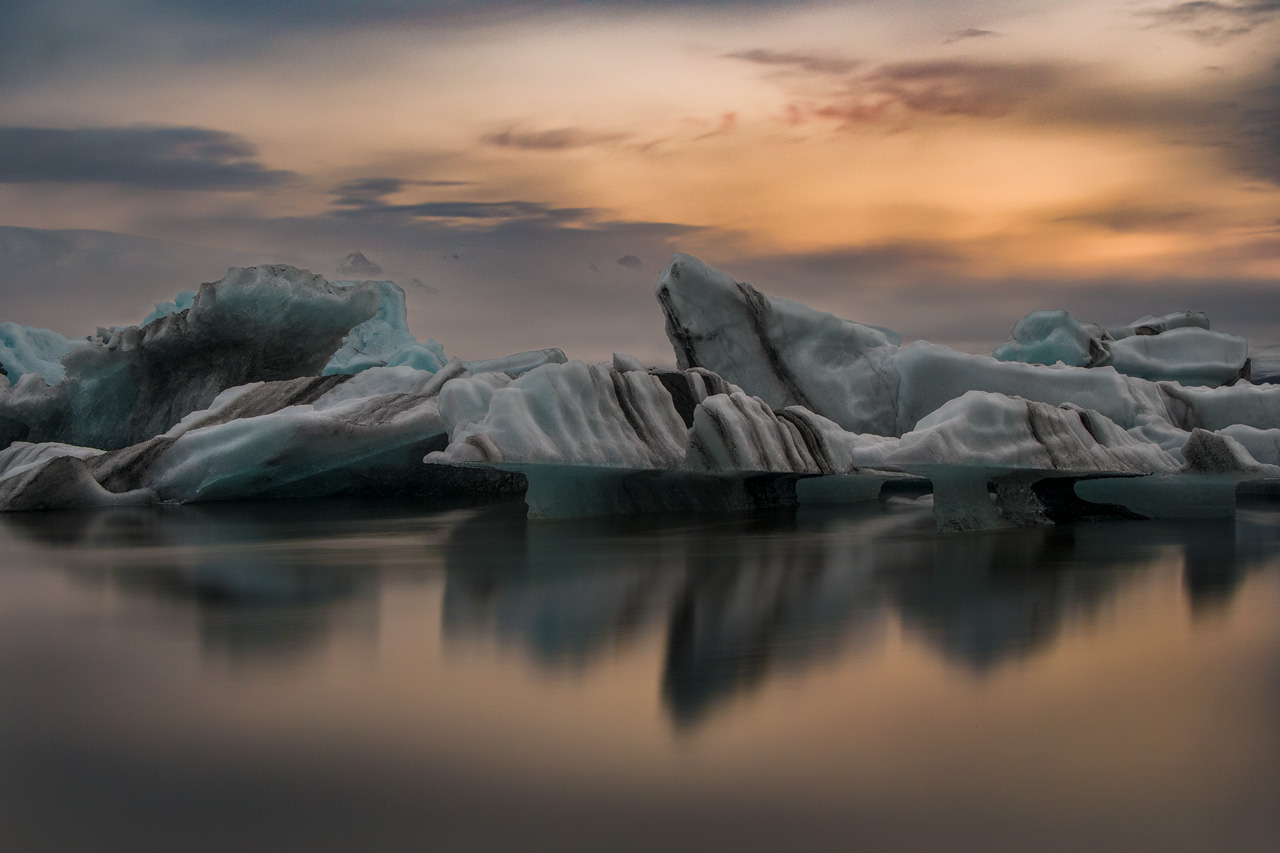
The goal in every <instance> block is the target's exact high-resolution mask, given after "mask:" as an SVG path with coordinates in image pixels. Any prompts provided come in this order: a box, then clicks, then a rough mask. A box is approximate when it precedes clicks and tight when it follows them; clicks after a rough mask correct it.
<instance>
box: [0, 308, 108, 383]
mask: <svg viewBox="0 0 1280 853" xmlns="http://www.w3.org/2000/svg"><path fill="white" fill-rule="evenodd" d="M88 342H89V341H88V339H87V338H64V337H63V336H62V335H60V334H58V333H57V332H52V331H50V330H48V329H36V328H33V327H31V326H20V325H18V324H17V323H0V371H3V372H4V374H5V375H6V376H8V377H9V381H8V383H5V384H9V385H14V384H17V382H18V380H19V379H20V378H21V377H22V376H24V375H26V374H34V375H36V376H39V377H40V378H41V379H43V380H44V381H45V382H46V383H47V384H49V385H56V384H58V383H59V382H61V381H62V377H63V376H64V375H66V372H67V371H66V368H64V367H63V366H62V357H63V356H65V355H66V354H67V353H69V352H71V351H72V350H73V349H75V348H76V347H79V346H84V345H85V344H87V343H88Z"/></svg>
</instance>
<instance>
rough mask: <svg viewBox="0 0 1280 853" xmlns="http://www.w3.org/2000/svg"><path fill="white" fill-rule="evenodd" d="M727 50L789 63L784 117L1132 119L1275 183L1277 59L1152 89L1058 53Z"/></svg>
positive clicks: (1279, 130) (852, 126) (857, 123)
mask: <svg viewBox="0 0 1280 853" xmlns="http://www.w3.org/2000/svg"><path fill="white" fill-rule="evenodd" d="M1276 5H1278V6H1280V0H1276ZM730 57H731V58H733V59H738V60H742V59H748V60H749V61H752V62H755V63H757V64H760V63H763V64H766V65H771V64H772V65H780V66H783V67H787V68H789V69H790V70H792V71H793V72H795V73H794V74H792V75H790V76H789V77H787V78H785V81H784V85H785V86H786V87H787V88H788V89H789V90H790V92H791V95H792V99H791V102H790V103H789V104H788V107H787V111H786V113H787V120H788V121H790V122H793V123H801V122H805V121H812V120H819V121H833V122H836V123H837V124H838V125H839V126H840V127H842V128H844V129H848V130H857V129H859V128H864V127H867V126H869V125H875V124H877V123H883V124H885V125H886V126H888V127H890V128H892V129H900V128H901V127H902V126H903V125H904V124H908V123H910V122H912V121H916V120H920V119H924V118H928V117H931V116H944V117H945V116H958V117H963V118H969V119H978V120H988V119H1003V118H1006V117H1010V116H1016V118H1017V120H1020V121H1022V122H1025V123H1027V124H1031V125H1039V126H1051V125H1080V126H1092V127H1099V128H1110V129H1120V130H1126V131H1131V130H1135V129H1142V130H1145V131H1149V132H1150V133H1151V134H1152V135H1159V136H1162V137H1163V138H1164V139H1165V141H1166V142H1168V143H1170V144H1178V145H1185V144H1192V145H1199V146H1203V147H1214V148H1218V149H1219V150H1220V151H1222V152H1223V155H1224V156H1225V158H1226V159H1227V161H1228V162H1230V163H1231V164H1232V165H1233V166H1234V167H1235V168H1236V169H1237V170H1238V171H1239V172H1240V173H1242V174H1244V175H1247V176H1249V177H1251V178H1255V179H1261V180H1265V181H1269V182H1271V183H1273V184H1280V66H1277V67H1272V68H1270V69H1265V70H1263V71H1260V72H1257V73H1255V74H1253V75H1251V76H1248V77H1245V78H1243V79H1241V78H1236V79H1223V78H1222V77H1220V76H1219V75H1211V76H1210V75H1207V76H1205V77H1203V78H1201V79H1200V80H1199V81H1197V82H1195V83H1187V84H1182V85H1179V86H1176V87H1175V86H1169V87H1166V88H1163V89H1159V88H1154V87H1153V86H1151V85H1142V84H1136V83H1134V82H1133V81H1130V80H1125V79H1117V78H1114V77H1108V76H1107V75H1106V73H1105V70H1104V69H1101V68H1099V67H1096V66H1083V65H1076V64H1072V63H1065V62H1004V63H1001V62H980V61H974V60H969V59H949V60H925V61H916V62H901V63H889V64H884V65H879V66H874V67H865V66H863V65H861V64H859V63H857V62H856V60H854V59H847V60H845V62H846V63H847V65H848V67H849V68H852V69H854V70H852V71H849V72H847V73H844V72H837V71H835V70H834V69H835V68H837V67H839V66H838V65H830V66H820V67H819V66H813V65H812V64H810V63H808V61H807V57H806V55H802V54H784V53H773V52H769V51H765V50H759V51H745V52H740V53H737V54H732V55H730ZM753 57H754V58H753ZM824 61H833V60H831V57H825V58H824Z"/></svg>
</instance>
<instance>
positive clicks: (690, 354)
mask: <svg viewBox="0 0 1280 853" xmlns="http://www.w3.org/2000/svg"><path fill="white" fill-rule="evenodd" d="M657 297H658V302H659V304H660V305H661V306H662V311H663V313H664V314H665V316H666V329H667V337H668V338H669V339H670V340H671V344H672V346H673V347H674V348H675V353H676V363H677V365H678V366H679V367H680V368H682V369H687V368H691V367H705V368H707V369H709V370H712V371H714V372H715V373H717V374H719V375H720V376H723V377H724V378H725V379H726V380H728V381H729V382H732V383H734V384H735V385H739V386H741V387H742V388H743V390H745V391H747V393H749V394H752V395H754V396H757V397H760V398H761V399H762V400H764V401H765V403H766V404H768V405H769V406H770V407H772V408H775V409H781V408H785V407H786V406H793V405H798V406H804V407H805V408H807V409H809V410H810V411H813V412H817V413H818V414H820V415H823V416H824V417H827V418H830V419H831V420H833V421H835V422H836V423H838V424H840V426H842V427H844V428H845V429H847V430H850V431H852V432H874V433H880V434H885V435H887V434H893V432H894V414H895V413H894V407H893V401H894V397H895V395H896V393H897V377H896V375H895V374H894V372H893V371H892V369H891V368H890V367H889V366H888V361H889V359H890V357H891V356H892V355H893V354H894V352H896V351H897V345H898V343H899V341H900V339H899V338H898V336H897V335H896V334H895V333H893V332H890V331H888V330H887V329H881V328H878V327H875V326H865V325H862V324H860V323H853V322H850V321H849V320H842V319H840V318H839V317H836V316H835V315H833V314H828V313H826V312H823V311H817V310H814V309H813V308H810V307H809V306H807V305H803V304H801V303H799V302H793V301H791V300H789V299H778V298H775V297H772V296H766V295H764V294H762V293H760V292H759V291H757V290H756V289H755V288H753V287H751V285H749V284H744V283H741V282H738V281H735V280H734V279H733V277H732V276H729V275H727V274H725V273H722V272H720V271H719V270H714V269H712V268H710V267H708V266H707V265H706V264H704V263H702V262H701V261H699V260H698V259H697V258H693V257H690V256H689V255H684V254H677V255H676V256H675V257H674V258H673V259H672V261H671V263H670V264H668V265H667V267H666V268H665V270H664V271H663V273H662V276H661V278H659V280H658V288H657Z"/></svg>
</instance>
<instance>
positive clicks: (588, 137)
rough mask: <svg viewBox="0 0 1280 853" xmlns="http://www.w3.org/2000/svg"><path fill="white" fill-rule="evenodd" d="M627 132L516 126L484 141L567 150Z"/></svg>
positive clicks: (502, 145) (612, 139) (531, 148)
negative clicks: (538, 128)
mask: <svg viewBox="0 0 1280 853" xmlns="http://www.w3.org/2000/svg"><path fill="white" fill-rule="evenodd" d="M629 136H630V134H626V133H601V132H596V131H590V130H587V129H585V128H581V127H558V128H554V129H552V130H532V131H528V130H525V131H522V130H517V129H515V128H508V129H507V130H503V131H500V132H498V133H490V134H488V135H486V136H484V137H483V139H484V141H485V142H487V143H489V144H490V145H496V146H498V147H499V148H518V149H520V150H523V151H567V150H569V149H573V148H587V147H590V146H593V145H602V144H606V143H609V142H619V141H621V140H623V139H627V138H629Z"/></svg>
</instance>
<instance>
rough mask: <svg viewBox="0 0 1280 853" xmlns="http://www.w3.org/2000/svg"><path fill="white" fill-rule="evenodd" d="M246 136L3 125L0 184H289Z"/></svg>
mask: <svg viewBox="0 0 1280 853" xmlns="http://www.w3.org/2000/svg"><path fill="white" fill-rule="evenodd" d="M255 153H256V151H255V149H254V147H253V146H252V145H251V144H250V143H249V142H247V141H246V140H245V139H244V138H243V137H240V136H237V135H236V134H233V133H226V132H224V131H219V130H210V129H208V128H202V127H150V126H138V127H98V128H80V129H60V128H47V127H0V183H11V184H13V183H35V182H42V181H48V182H56V183H82V184H119V185H122V186H130V187H138V188H142V189H159V190H255V189H265V188H268V187H273V186H277V185H280V184H284V183H287V182H289V181H292V180H294V179H295V178H296V177H297V176H296V175H295V174H294V173H293V172H289V171H285V170H282V169H268V168H266V167H265V166H263V165H262V164H261V163H258V162H257V161H256V160H254V159H252V158H253V156H254V154H255Z"/></svg>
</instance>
